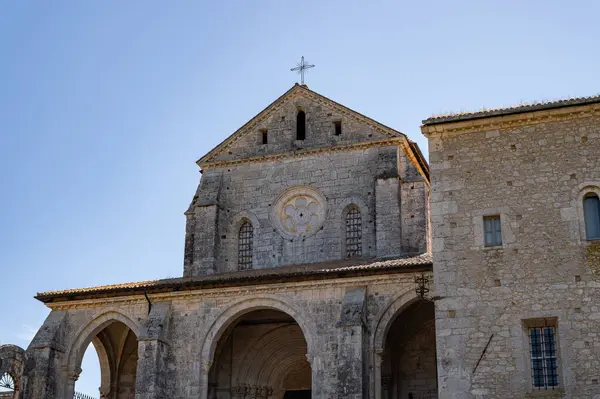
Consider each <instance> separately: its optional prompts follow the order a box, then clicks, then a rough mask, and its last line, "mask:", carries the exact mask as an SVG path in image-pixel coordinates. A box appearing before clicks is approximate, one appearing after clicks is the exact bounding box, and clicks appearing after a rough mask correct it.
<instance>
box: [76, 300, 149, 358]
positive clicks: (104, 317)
mask: <svg viewBox="0 0 600 399" xmlns="http://www.w3.org/2000/svg"><path fill="white" fill-rule="evenodd" d="M126 314H127V312H126V311H124V310H123V309H119V308H104V309H103V310H101V311H100V312H98V313H96V314H95V315H94V316H93V317H92V318H91V319H90V321H89V322H88V323H87V324H86V325H84V326H82V327H81V328H80V329H79V331H78V332H77V333H76V334H75V335H74V336H75V337H76V338H75V340H74V341H73V342H72V344H71V346H70V349H69V352H68V353H69V355H68V356H67V364H66V366H68V367H76V365H80V364H81V360H82V359H83V355H84V353H85V350H86V348H87V344H88V343H89V342H90V341H91V340H92V338H93V337H94V336H96V334H97V333H98V332H100V331H102V329H104V328H105V327H106V326H108V325H109V324H111V323H113V322H115V321H119V322H121V323H123V324H125V325H126V326H127V327H129V328H130V329H131V330H132V331H133V333H134V334H135V335H136V337H138V338H139V337H140V336H145V335H146V334H145V332H144V329H143V328H142V327H141V326H140V325H138V323H136V322H135V321H134V319H133V318H132V317H130V316H126ZM77 367H78V366H77Z"/></svg>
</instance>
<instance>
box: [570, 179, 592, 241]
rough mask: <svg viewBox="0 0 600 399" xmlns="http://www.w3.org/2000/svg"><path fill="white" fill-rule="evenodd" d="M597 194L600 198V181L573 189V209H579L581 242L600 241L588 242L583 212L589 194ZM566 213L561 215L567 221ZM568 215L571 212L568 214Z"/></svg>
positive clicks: (583, 184) (589, 182) (582, 184)
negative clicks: (585, 199) (584, 202)
mask: <svg viewBox="0 0 600 399" xmlns="http://www.w3.org/2000/svg"><path fill="white" fill-rule="evenodd" d="M590 193H595V194H596V195H598V197H600V181H586V182H583V183H581V184H579V185H578V186H577V187H576V188H574V189H573V193H572V196H571V197H572V198H573V201H572V202H571V203H572V205H573V207H574V208H575V209H577V216H576V217H577V222H578V224H579V228H578V230H579V237H578V238H579V241H580V242H598V240H588V239H587V234H586V231H585V214H584V211H583V199H584V197H585V196H586V195H587V194H590ZM564 213H565V211H561V215H562V216H563V219H567V220H568V218H567V217H565V215H564ZM566 213H567V214H568V213H569V212H566Z"/></svg>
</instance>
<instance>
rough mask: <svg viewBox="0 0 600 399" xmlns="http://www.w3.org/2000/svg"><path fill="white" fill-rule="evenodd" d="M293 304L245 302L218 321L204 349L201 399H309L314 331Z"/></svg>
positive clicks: (267, 300) (278, 300) (276, 299)
mask: <svg viewBox="0 0 600 399" xmlns="http://www.w3.org/2000/svg"><path fill="white" fill-rule="evenodd" d="M289 302H291V301H287V300H285V299H282V298H281V297H276V296H271V297H263V298H244V299H241V300H239V301H237V302H236V303H234V304H232V305H230V306H229V307H228V308H227V309H225V310H224V311H223V312H222V313H221V314H220V315H219V316H218V317H217V318H216V319H215V321H214V322H213V324H212V325H211V327H210V329H209V330H208V332H207V334H206V337H205V339H204V343H203V346H202V352H201V353H202V361H203V368H202V376H201V381H202V390H201V398H205V399H213V398H217V397H218V398H232V399H233V398H246V397H247V398H249V397H257V398H269V399H283V398H289V397H297V398H304V397H310V396H306V395H310V391H311V387H312V369H311V364H310V361H309V360H310V359H311V356H310V353H311V352H310V350H311V347H312V346H311V345H312V340H313V337H312V335H311V334H312V333H313V332H314V331H315V330H314V328H312V326H311V325H310V322H309V321H307V320H306V318H305V317H304V316H303V314H302V312H301V311H300V310H299V309H297V308H296V306H294V305H290V303H289Z"/></svg>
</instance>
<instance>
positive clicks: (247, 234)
mask: <svg viewBox="0 0 600 399" xmlns="http://www.w3.org/2000/svg"><path fill="white" fill-rule="evenodd" d="M253 238H254V228H253V227H252V224H250V222H244V224H242V226H241V227H240V232H239V235H238V270H246V269H252V240H253Z"/></svg>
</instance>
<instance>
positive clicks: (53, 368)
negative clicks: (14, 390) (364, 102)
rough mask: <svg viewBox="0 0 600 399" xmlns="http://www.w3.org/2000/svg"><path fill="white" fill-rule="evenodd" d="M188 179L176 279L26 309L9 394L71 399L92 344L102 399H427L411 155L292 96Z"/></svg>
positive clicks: (424, 177)
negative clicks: (43, 310) (24, 342)
mask: <svg viewBox="0 0 600 399" xmlns="http://www.w3.org/2000/svg"><path fill="white" fill-rule="evenodd" d="M198 165H199V166H200V168H201V171H202V175H201V179H200V183H199V185H198V189H197V191H196V193H195V195H194V196H193V199H192V202H191V204H190V206H189V208H188V209H187V211H186V212H185V217H186V219H187V222H186V234H185V254H184V269H183V277H181V278H174V279H166V280H158V281H145V282H139V283H128V284H120V285H113V286H104V287H94V288H85V289H71V290H65V291H58V292H46V293H40V294H38V295H37V299H39V300H40V301H42V302H43V303H44V304H46V306H48V307H49V308H50V309H51V310H52V311H51V313H50V315H49V316H48V318H47V320H46V321H45V323H44V325H43V326H42V327H41V329H40V330H39V332H38V333H37V335H36V336H35V338H34V339H33V341H32V342H31V345H30V346H29V348H28V349H27V351H26V353H23V354H22V355H23V358H24V364H25V367H24V370H23V371H22V372H19V373H15V372H12V371H11V373H12V374H11V375H13V374H18V375H15V378H16V379H18V380H19V383H18V385H19V388H20V391H19V393H18V394H17V396H18V397H24V398H36V399H37V398H62V399H66V398H68V399H71V398H72V397H73V391H74V388H75V384H76V380H77V377H78V375H79V373H80V372H81V369H80V367H81V360H82V357H83V354H84V352H85V350H86V348H87V347H88V345H89V344H90V343H91V344H92V345H94V347H95V349H96V351H97V353H98V356H99V359H100V365H101V373H102V376H101V386H100V387H99V394H100V397H102V398H113V399H114V398H119V399H121V398H134V397H135V398H181V399H183V398H210V399H233V398H274V399H282V398H285V399H294V398H296V399H299V398H310V397H313V398H356V399H359V398H365V397H378V398H384V397H386V398H388V397H389V398H391V397H410V398H415V399H416V398H435V397H437V381H436V361H435V333H434V306H433V303H432V302H431V301H428V300H427V295H426V289H427V288H428V287H427V281H428V280H429V276H430V274H431V270H432V264H431V256H430V254H429V252H428V249H429V242H430V239H429V237H430V230H429V225H428V222H427V221H428V213H429V210H428V195H429V171H428V165H427V163H426V162H425V160H424V158H423V156H422V154H421V152H420V151H419V148H418V147H417V145H416V144H415V143H414V142H412V141H411V140H409V139H408V138H407V137H406V136H405V135H404V134H402V133H400V132H398V131H395V130H393V129H391V128H389V127H386V126H384V125H382V124H380V123H378V122H376V121H374V120H372V119H369V118H367V117H365V116H363V115H361V114H359V113H357V112H355V111H352V110H350V109H348V108H346V107H344V106H342V105H340V104H338V103H336V102H334V101H332V100H330V99H328V98H326V97H323V96H321V95H319V94H317V93H315V92H313V91H311V90H309V89H308V88H307V87H306V86H303V85H295V86H293V87H292V88H291V89H290V90H289V91H288V92H286V93H285V94H284V95H283V96H281V97H280V98H278V99H277V100H276V101H275V102H273V103H272V104H271V105H269V106H268V107H267V108H266V109H265V110H264V111H262V112H261V113H259V114H258V115H257V116H256V117H254V118H253V119H251V120H250V121H249V122H248V123H247V124H245V125H244V126H242V127H241V128H240V129H239V130H238V131H236V132H235V133H233V134H232V135H231V136H230V137H229V138H227V139H226V140H225V141H224V142H223V143H221V144H220V145H219V146H217V147H216V148H215V149H214V150H212V151H211V152H209V153H208V154H207V155H205V156H204V157H202V158H201V159H200V160H199V161H198ZM415 278H417V279H418V281H417V282H415V281H416V280H415ZM9 363H11V362H9V361H6V362H5V361H3V363H2V366H1V367H0V374H1V373H3V372H4V370H5V365H8V364H9Z"/></svg>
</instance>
